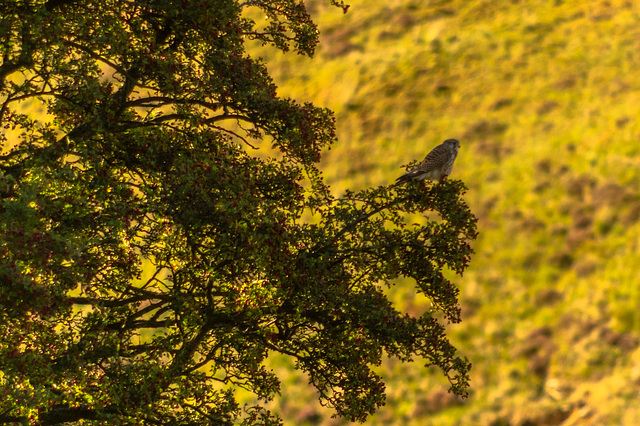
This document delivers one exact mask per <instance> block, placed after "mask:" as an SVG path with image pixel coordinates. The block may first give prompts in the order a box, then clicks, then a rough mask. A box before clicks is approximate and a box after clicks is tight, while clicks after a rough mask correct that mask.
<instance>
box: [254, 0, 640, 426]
mask: <svg viewBox="0 0 640 426" xmlns="http://www.w3.org/2000/svg"><path fill="white" fill-rule="evenodd" d="M310 3H311V10H312V12H313V15H314V17H315V18H316V22H317V23H318V25H319V27H320V31H321V33H322V45H321V47H320V51H319V52H318V54H317V55H316V57H315V58H313V59H308V58H302V57H297V56H294V55H284V56H283V55H275V53H274V52H272V51H269V50H262V49H257V48H256V49H255V52H256V54H258V55H260V56H263V57H264V58H265V60H266V62H267V64H268V67H269V69H270V71H271V73H272V75H273V76H274V78H275V80H276V82H277V83H278V85H279V86H280V93H281V94H283V95H286V96H291V97H293V98H295V99H297V100H299V101H312V102H314V103H316V104H318V105H321V106H326V107H329V108H331V109H333V110H334V111H335V112H336V117H337V126H338V132H339V138H340V141H339V143H338V144H336V145H335V147H334V148H333V149H332V150H331V151H329V152H328V153H326V155H325V157H324V163H323V170H324V172H325V175H326V177H327V180H328V181H329V182H330V183H331V184H332V187H333V188H334V190H335V191H336V193H340V192H341V191H343V190H345V189H347V188H349V189H353V190H357V189H361V188H364V187H368V186H377V185H383V184H388V183H389V182H392V181H393V180H394V179H395V177H397V175H398V174H399V173H401V171H402V169H401V165H402V164H406V163H408V162H409V161H412V160H415V159H421V158H422V157H423V156H424V155H425V154H426V153H427V152H428V151H429V150H430V149H431V148H432V147H433V146H435V145H437V144H438V143H440V142H441V141H442V140H444V139H446V138H449V137H455V138H458V139H460V140H461V142H462V149H461V151H460V156H459V157H458V160H457V163H456V167H455V168H454V171H453V176H452V178H455V179H461V180H463V181H464V182H465V183H466V184H467V186H468V187H469V188H470V190H469V192H468V193H467V195H466V196H467V199H468V201H469V203H470V205H471V206H472V210H473V211H474V212H476V214H477V215H478V217H479V218H480V231H481V235H480V238H479V239H478V241H477V242H476V243H475V246H474V247H475V250H476V252H477V253H476V255H475V257H474V259H473V262H472V267H471V268H470V270H469V271H468V273H466V274H465V276H464V277H462V278H458V279H457V282H458V283H459V285H460V288H461V301H462V304H463V312H464V319H463V323H461V324H458V325H455V326H451V327H450V330H449V333H450V335H451V336H452V340H453V341H454V342H455V343H456V345H457V346H458V347H459V349H460V351H461V352H462V353H464V354H465V355H466V356H468V357H469V358H470V360H471V361H472V362H473V364H474V369H473V375H472V386H473V389H472V395H471V397H470V398H469V399H468V400H465V401H462V402H460V401H456V400H455V399H453V398H452V397H451V396H450V395H448V394H447V393H446V391H444V390H445V389H446V388H447V384H446V383H443V382H442V381H441V379H440V377H439V376H440V375H439V373H437V372H434V374H433V376H432V375H430V372H429V371H428V370H425V369H424V368H423V367H422V366H420V365H413V364H409V365H399V364H395V363H387V364H386V365H385V366H384V370H385V378H386V379H387V383H388V394H389V397H388V404H387V407H385V409H384V410H382V411H381V412H379V413H378V414H376V415H375V416H373V417H372V419H371V421H370V424H416V425H421V424H456V423H457V424H525V423H526V424H559V423H561V422H563V421H564V422H565V424H576V423H581V424H582V423H584V424H614V423H621V424H635V423H640V408H639V407H638V405H637V397H638V385H640V350H638V343H639V342H640V339H639V337H640V314H639V313H638V309H637V307H638V304H639V303H640V277H639V274H638V269H639V266H638V265H640V226H639V225H638V218H639V217H640V189H639V188H640V155H639V154H640V140H639V139H640V123H638V122H637V117H638V116H640V75H638V73H637V70H638V69H639V68H640V55H638V54H637V53H638V51H639V49H640V4H638V3H637V2H630V1H613V0H612V1H608V2H579V1H561V0H558V1H555V2H551V1H520V2H494V1H490V0H479V1H471V2H467V1H461V0H451V1H446V0H440V1H430V2H422V1H419V0H391V1H387V2H378V1H373V0H356V1H353V2H351V9H350V11H349V13H347V14H346V15H343V14H342V13H341V12H340V11H339V10H338V9H336V8H334V7H331V6H328V5H325V2H322V3H321V2H320V1H318V0H314V1H312V2H310ZM327 3H328V2H327ZM425 3H426V4H425ZM271 55H273V56H271ZM403 284H406V285H400V286H398V287H397V288H396V289H394V298H395V300H397V302H398V304H399V305H403V306H405V309H407V310H409V311H412V310H414V311H415V312H419V311H421V310H423V309H426V308H427V307H428V306H427V304H426V302H425V301H423V300H412V297H411V294H412V291H411V287H410V283H408V282H407V283H403ZM282 368H283V369H284V368H286V366H284V365H283V366H282ZM303 382H304V380H303V378H300V377H297V376H295V375H293V376H291V378H290V379H289V380H288V381H287V385H286V386H285V389H284V390H283V392H284V395H285V398H284V399H283V402H282V403H281V404H280V405H279V406H277V407H276V408H277V409H279V410H280V411H282V413H283V414H284V415H285V418H287V419H289V421H290V422H291V424H293V423H294V421H296V422H297V424H302V423H305V422H306V423H307V424H316V423H323V424H330V423H332V422H334V421H333V420H331V419H329V417H328V416H327V414H328V413H327V412H325V411H323V410H322V409H321V408H320V407H316V406H315V405H313V404H312V403H311V402H309V401H312V395H309V397H308V398H304V397H300V392H301V391H300V388H302V389H306V388H304V386H305V385H304V383H303ZM296 386H297V387H296Z"/></svg>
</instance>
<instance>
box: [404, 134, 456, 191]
mask: <svg viewBox="0 0 640 426" xmlns="http://www.w3.org/2000/svg"><path fill="white" fill-rule="evenodd" d="M458 149H460V142H459V141H458V140H457V139H447V140H446V141H444V142H442V143H441V144H440V145H438V146H436V147H435V148H433V150H432V151H431V152H430V153H428V154H427V156H426V157H424V160H422V162H420V164H418V165H417V166H416V167H415V168H414V169H412V170H409V171H408V172H407V173H405V174H403V175H402V176H400V177H399V178H398V179H396V183H395V185H400V184H401V183H404V182H408V181H410V180H422V179H430V180H437V181H441V180H442V179H444V178H445V177H447V176H449V175H450V174H451V170H452V169H453V162H454V161H455V160H456V157H457V156H458Z"/></svg>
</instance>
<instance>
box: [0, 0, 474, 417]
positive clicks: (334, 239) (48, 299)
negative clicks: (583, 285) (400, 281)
mask: <svg viewBox="0 0 640 426" xmlns="http://www.w3.org/2000/svg"><path fill="white" fill-rule="evenodd" d="M334 4H336V5H338V6H340V7H342V8H343V9H345V10H346V6H345V5H344V4H343V3H340V4H337V3H336V2H334ZM251 9H260V10H261V16H266V18H265V21H264V22H259V23H258V22H255V21H254V20H252V19H250V18H249V17H248V16H252V13H251V12H250V10H251ZM247 39H256V40H259V41H262V42H263V43H265V44H271V45H274V46H276V47H278V48H280V49H281V50H284V51H286V50H288V49H290V48H293V49H295V50H296V51H298V52H300V53H304V54H307V55H311V54H312V53H313V49H314V47H315V45H316V43H317V29H316V27H315V25H314V24H313V22H312V21H311V19H310V18H309V15H308V14H307V12H306V10H305V8H304V5H303V4H302V3H299V2H295V1H290V0H275V1H271V0H269V1H255V2H254V1H247V2H237V1H231V0H228V1H227V0H215V1H213V0H183V1H166V0H141V1H125V0H110V1H104V2H92V1H82V0H49V1H46V2H39V1H33V2H28V1H24V2H3V3H2V4H1V5H0V50H1V52H0V53H1V54H2V63H1V64H0V101H1V102H2V104H1V107H0V120H1V123H2V126H3V129H4V132H3V133H2V136H1V138H2V140H1V142H2V144H3V148H4V150H3V152H2V153H1V154H0V280H1V282H2V285H1V286H0V305H1V307H2V309H1V311H0V335H1V336H2V339H1V340H0V397H1V398H0V399H1V400H2V401H3V402H2V409H1V410H0V413H1V414H0V423H2V422H5V423H6V422H28V421H33V422H40V423H41V424H59V423H64V422H70V421H77V420H81V419H86V420H93V421H96V422H99V423H101V424H110V425H111V424H122V425H125V424H131V425H134V424H135V425H138V424H163V425H168V424H176V425H177V424H216V425H217V424H232V423H237V422H244V423H246V424H278V423H279V419H278V417H277V416H276V415H275V414H274V413H270V412H269V411H267V410H266V409H264V408H263V407H262V406H261V405H260V403H257V404H255V405H252V406H244V407H241V406H240V405H239V404H238V402H237V401H236V398H235V390H236V389H237V388H239V387H240V388H244V389H248V390H250V391H251V392H253V393H254V394H255V395H256V397H257V399H258V401H261V400H262V401H269V400H271V399H273V398H274V397H275V396H276V395H277V394H278V392H279V389H280V382H279V380H278V377H276V376H275V375H274V373H273V372H272V371H271V370H269V369H268V368H267V367H266V366H265V359H266V357H267V356H268V355H269V354H270V353H280V354H285V355H287V356H290V357H291V358H292V360H294V362H295V366H296V367H297V368H299V369H300V370H302V371H304V372H306V373H307V375H308V377H309V380H310V382H311V383H312V384H313V385H314V386H315V387H316V388H317V389H318V391H319V394H320V398H321V402H322V403H324V404H327V405H330V406H331V407H333V408H334V409H335V411H336V413H337V414H338V415H341V416H345V417H347V418H349V419H353V420H359V421H363V420H364V419H365V418H366V417H367V415H368V414H370V413H373V412H374V411H375V410H376V408H378V407H379V406H381V405H382V404H383V403H384V383H383V381H382V379H381V378H380V377H379V376H378V375H377V374H375V373H374V372H373V371H372V369H371V368H372V367H373V366H375V365H378V364H380V362H381V359H382V356H383V353H384V352H386V353H387V354H388V355H389V356H394V357H398V358H399V359H402V360H409V359H411V358H412V357H413V356H414V355H418V356H420V357H421V358H423V359H424V361H425V363H426V364H428V365H437V366H439V367H440V368H441V369H442V370H443V372H444V373H445V375H446V376H447V377H448V378H449V379H450V380H451V383H452V390H453V391H454V392H456V393H457V394H460V395H462V394H464V393H465V392H466V387H467V385H468V383H467V382H468V376H467V372H468V369H469V365H468V363H467V362H466V361H465V360H463V359H462V358H460V357H458V356H457V355H456V354H455V349H454V348H453V347H452V346H451V345H450V344H449V342H448V340H447V339H446V336H445V334H444V327H443V324H441V323H440V322H439V320H437V319H436V316H435V312H436V311H441V312H442V313H444V318H445V321H447V320H448V321H453V322H456V321H459V308H458V304H457V289H456V287H455V286H454V285H453V284H452V283H451V282H450V281H449V280H448V279H446V278H445V277H444V275H443V270H444V269H445V268H449V269H451V270H453V271H455V272H457V273H460V274H461V273H462V271H463V270H464V268H465V267H466V266H467V264H468V262H469V256H470V254H471V248H470V246H469V244H468V242H469V240H471V239H473V238H474V237H475V232H476V231H475V229H476V228H475V218H474V217H473V215H472V214H471V213H470V212H469V209H468V208H467V206H466V205H465V204H464V202H463V201H462V199H461V197H460V194H461V193H462V192H463V190H464V185H463V184H462V183H461V182H458V181H447V182H444V183H441V184H436V185H424V184H420V183H411V184H409V185H407V186H406V187H402V188H399V189H389V188H385V187H381V188H376V189H371V190H365V191H362V192H360V193H357V194H353V193H348V194H346V195H344V196H343V197H341V198H334V197H333V196H331V195H330V192H329V190H328V188H327V186H326V185H325V184H324V182H323V181H322V178H321V175H320V173H319V171H318V170H317V168H316V164H317V162H318V160H319V159H320V155H321V151H322V150H323V149H324V148H326V147H327V146H329V145H330V144H331V143H333V142H334V140H335V129H334V122H333V116H332V114H331V112H330V111H328V110H325V109H321V108H317V107H314V106H313V105H310V104H304V105H300V104H297V103H296V102H294V101H292V100H290V99H282V98H280V97H278V96H277V93H276V88H275V86H274V84H273V82H272V81H271V79H270V78H269V76H268V74H267V72H266V69H265V67H264V65H263V64H261V63H260V62H259V61H257V60H255V59H253V58H251V57H249V56H247V55H246V53H245V50H244V49H245V47H244V43H245V41H246V40H247ZM432 212H437V213H438V214H437V215H435V216H434V214H435V213H432ZM416 214H419V215H422V216H424V218H425V220H424V224H423V225H416V224H411V223H410V222H408V221H407V217H408V215H416ZM314 218H315V219H314ZM400 277H409V278H412V279H413V280H414V281H415V283H416V286H417V287H416V288H417V291H418V292H419V293H423V294H424V295H426V296H427V297H428V298H429V299H430V300H431V301H432V302H433V307H434V309H433V311H432V312H427V313H425V314H424V315H423V316H422V317H418V318H414V317H411V316H408V315H405V314H403V313H401V312H399V311H398V310H397V309H396V308H395V307H394V306H393V305H392V304H391V303H390V302H389V300H388V299H387V297H386V296H385V295H384V292H383V290H384V287H385V285H392V284H393V283H394V282H396V280H397V278H400Z"/></svg>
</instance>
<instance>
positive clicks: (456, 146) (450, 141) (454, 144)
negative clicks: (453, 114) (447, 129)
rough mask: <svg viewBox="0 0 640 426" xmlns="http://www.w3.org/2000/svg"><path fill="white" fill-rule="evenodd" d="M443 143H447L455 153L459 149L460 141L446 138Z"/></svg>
mask: <svg viewBox="0 0 640 426" xmlns="http://www.w3.org/2000/svg"><path fill="white" fill-rule="evenodd" d="M444 143H445V144H446V145H448V146H449V147H450V148H451V150H452V151H455V152H456V153H457V152H458V150H459V149H460V141H459V140H458V139H447V140H446V141H444Z"/></svg>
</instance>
